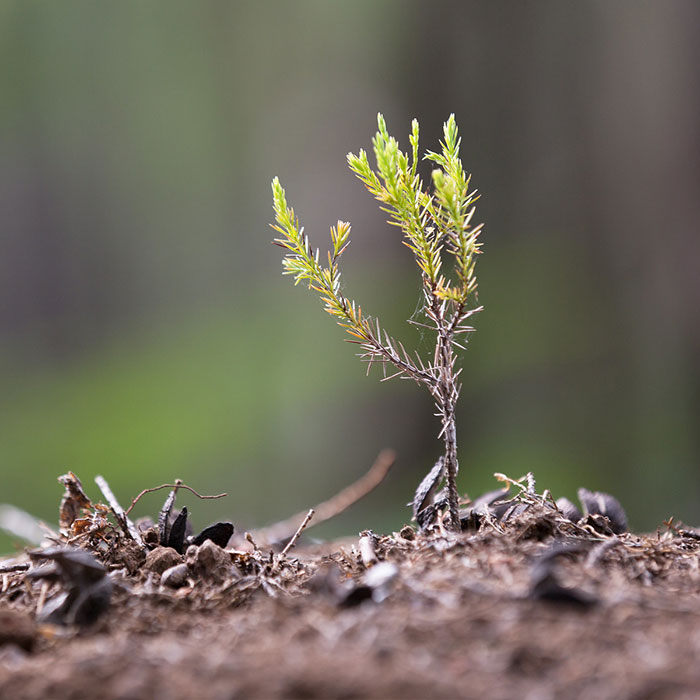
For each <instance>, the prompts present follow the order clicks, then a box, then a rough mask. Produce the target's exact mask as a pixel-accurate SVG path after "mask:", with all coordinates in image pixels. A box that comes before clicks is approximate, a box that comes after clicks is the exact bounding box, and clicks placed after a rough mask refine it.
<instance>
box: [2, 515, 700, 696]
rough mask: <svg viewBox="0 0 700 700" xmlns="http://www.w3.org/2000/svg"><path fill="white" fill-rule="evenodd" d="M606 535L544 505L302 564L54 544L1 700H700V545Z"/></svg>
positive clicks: (28, 595)
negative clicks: (457, 530) (463, 528)
mask: <svg viewBox="0 0 700 700" xmlns="http://www.w3.org/2000/svg"><path fill="white" fill-rule="evenodd" d="M591 523H592V524H591ZM593 525H596V524H595V523H594V522H593V521H591V522H589V523H588V524H585V523H580V524H578V525H576V524H573V523H570V522H569V521H567V520H566V519H564V518H562V517H560V515H559V514H558V513H556V512H555V511H554V510H553V509H551V508H548V507H546V505H545V504H544V502H540V503H537V502H531V503H529V504H528V507H527V508H525V509H523V512H520V513H518V514H517V515H514V516H513V517H511V518H508V519H506V520H505V521H500V522H499V521H496V520H494V519H493V518H481V519H476V520H475V521H474V522H472V525H471V528H470V529H469V530H468V531H465V532H463V533H461V534H459V535H452V534H450V533H447V532H446V531H445V530H444V529H443V528H442V526H441V524H440V523H439V522H438V524H437V526H436V527H433V528H431V530H430V532H428V533H423V534H420V533H418V532H417V531H416V530H415V529H414V528H411V527H404V528H403V529H402V530H401V532H400V533H394V534H392V535H388V536H375V535H373V534H372V533H365V534H364V536H362V537H361V538H360V539H357V538H355V539H353V540H344V541H338V542H333V543H328V544H326V545H323V546H320V545H313V546H311V545H303V539H302V540H300V542H299V544H298V545H297V547H296V548H295V549H292V550H290V551H288V552H287V553H285V554H284V555H282V554H280V553H275V554H273V553H270V552H269V551H266V550H264V549H256V548H254V547H253V545H252V544H251V543H250V542H248V541H243V543H241V542H238V543H236V545H235V546H229V547H227V548H226V549H222V548H220V547H219V546H218V545H216V544H214V543H213V542H205V543H204V544H201V545H200V546H194V545H193V546H191V547H190V548H189V549H188V550H187V552H186V554H184V555H181V554H178V553H177V552H176V551H175V550H174V549H171V548H168V547H162V546H156V545H153V546H152V548H151V549H150V551H147V550H145V549H143V548H140V547H138V546H136V544H135V543H134V542H130V541H128V539H127V538H126V537H118V536H113V537H112V538H111V539H110V538H109V537H107V538H106V539H105V538H104V535H102V536H101V537H98V538H85V539H84V540H83V541H82V542H81V546H82V547H83V549H82V550H72V551H73V553H75V552H76V551H77V552H79V555H78V557H77V559H75V558H71V557H72V555H71V554H69V555H68V556H67V558H66V555H65V552H66V550H65V549H60V550H58V549H55V548H54V549H50V550H46V552H47V556H46V557H44V559H49V560H50V561H51V562H53V563H49V565H48V566H49V567H52V566H56V565H57V564H58V568H57V570H56V571H54V573H53V575H46V574H45V572H44V573H42V571H43V569H42V567H46V566H47V565H46V564H43V563H42V562H40V561H39V560H37V558H36V557H34V558H33V559H31V560H30V559H29V558H28V557H27V555H20V556H19V557H16V558H14V559H11V560H9V559H8V560H5V561H0V698H3V699H5V698H7V699H12V700H30V699H31V700H38V699H40V698H41V699H47V698H50V699H51V700H69V699H71V700H79V699H83V698H87V697H97V696H99V697H100V698H102V699H103V700H117V699H119V700H141V699H143V700H146V699H148V700H166V699H167V700H180V699H183V700H184V699H185V698H187V699H188V700H190V699H192V698H201V699H204V700H209V699H211V700H234V699H235V698H265V699H267V698H269V699H274V698H387V699H391V698H397V699H398V698H408V699H410V698H489V699H493V700H497V699H500V698H530V699H533V700H534V699H537V700H544V699H547V698H552V699H553V698H591V699H595V700H605V699H607V698H615V699H617V700H619V699H621V698H634V699H636V700H642V699H654V700H661V699H666V698H698V697H700V566H699V563H700V535H698V534H697V531H693V530H687V529H686V530H681V529H678V528H674V527H673V526H667V527H666V528H664V529H663V531H662V532H659V533H655V534H653V535H646V536H645V535H634V534H630V533H623V534H619V535H615V534H612V533H611V532H610V531H609V530H607V531H606V528H605V524H604V523H602V524H601V521H600V519H599V521H598V523H597V525H596V526H595V527H594V526H593ZM112 534H113V535H114V533H112ZM85 552H90V553H91V554H90V555H89V556H88V558H87V559H81V557H83V556H84V553H85ZM93 555H94V556H95V557H97V558H98V559H99V560H100V561H101V562H102V566H103V567H104V569H102V566H100V565H99V564H97V565H92V564H91V561H94V560H93V559H92V556H93ZM40 569H41V571H40ZM37 571H39V573H38V574H37V573H36V572H37ZM164 572H165V573H164ZM66 591H68V598H67V599H66V598H65V592H66ZM60 596H64V597H63V598H61V597H60ZM61 601H63V602H61ZM108 601H109V604H108V605H107V602H108ZM51 611H53V612H51Z"/></svg>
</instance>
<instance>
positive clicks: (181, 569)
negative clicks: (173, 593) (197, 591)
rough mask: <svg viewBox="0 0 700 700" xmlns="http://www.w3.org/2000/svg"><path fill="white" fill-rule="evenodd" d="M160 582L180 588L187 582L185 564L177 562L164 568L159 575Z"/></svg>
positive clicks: (170, 586)
mask: <svg viewBox="0 0 700 700" xmlns="http://www.w3.org/2000/svg"><path fill="white" fill-rule="evenodd" d="M160 583H161V585H163V586H168V587H169V588H181V587H182V586H184V585H185V584H186V583H187V564H177V565H176V566H171V567H170V568H169V569H166V570H165V571H164V572H163V574H162V576H161V577H160Z"/></svg>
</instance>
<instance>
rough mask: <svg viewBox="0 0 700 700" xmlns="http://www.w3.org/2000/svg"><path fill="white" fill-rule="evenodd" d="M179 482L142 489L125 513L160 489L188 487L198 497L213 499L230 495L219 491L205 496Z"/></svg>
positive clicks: (127, 513)
mask: <svg viewBox="0 0 700 700" xmlns="http://www.w3.org/2000/svg"><path fill="white" fill-rule="evenodd" d="M177 481H178V483H176V484H161V485H160V486H154V487H153V488H150V489H144V490H143V491H141V493H140V494H139V495H138V496H136V498H134V500H133V501H131V505H130V506H129V507H128V508H127V509H126V510H125V511H124V515H129V513H131V511H132V509H133V507H134V506H135V505H136V504H137V503H138V502H139V501H140V500H141V499H142V498H143V497H144V496H145V495H146V494H147V493H153V492H154V491H160V490H161V489H187V490H188V491H190V492H191V493H193V494H194V495H195V496H197V498H201V499H203V500H212V499H215V498H223V497H224V496H228V494H227V493H217V494H216V495H215V496H203V495H202V494H201V493H198V492H197V491H195V490H194V489H193V488H192V487H191V486H187V485H186V484H183V483H182V482H181V481H180V480H179V479H178V480H177Z"/></svg>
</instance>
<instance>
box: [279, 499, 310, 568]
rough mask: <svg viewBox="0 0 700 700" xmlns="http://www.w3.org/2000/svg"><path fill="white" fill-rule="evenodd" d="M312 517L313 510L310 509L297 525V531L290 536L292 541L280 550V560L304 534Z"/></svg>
mask: <svg viewBox="0 0 700 700" xmlns="http://www.w3.org/2000/svg"><path fill="white" fill-rule="evenodd" d="M313 517H314V509H313V508H311V509H310V510H309V512H308V513H307V514H306V517H305V518H304V520H303V521H302V523H301V525H299V527H298V529H297V531H296V532H295V533H294V534H293V535H292V539H291V540H289V542H287V545H286V546H285V548H284V549H283V550H282V552H281V553H280V558H282V559H283V558H284V557H286V556H287V552H289V550H290V549H291V548H292V547H293V546H294V545H295V544H296V543H297V540H298V539H299V538H300V537H301V533H302V532H304V529H305V528H306V526H307V525H308V524H309V521H310V520H311V518H313Z"/></svg>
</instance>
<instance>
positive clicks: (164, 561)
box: [144, 547, 182, 574]
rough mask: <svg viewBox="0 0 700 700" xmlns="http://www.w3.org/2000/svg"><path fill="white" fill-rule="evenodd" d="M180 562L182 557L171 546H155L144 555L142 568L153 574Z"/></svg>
mask: <svg viewBox="0 0 700 700" xmlns="http://www.w3.org/2000/svg"><path fill="white" fill-rule="evenodd" d="M180 563H182V557H181V556H180V555H179V554H178V553H177V552H176V551H175V550H174V549H172V548H171V547H156V548H155V549H153V550H151V551H150V552H149V553H148V554H147V555H146V563H145V564H144V568H145V569H146V570H147V571H152V572H153V573H154V574H162V573H163V572H164V571H165V570H166V569H169V568H171V567H173V566H175V565H176V564H180Z"/></svg>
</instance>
